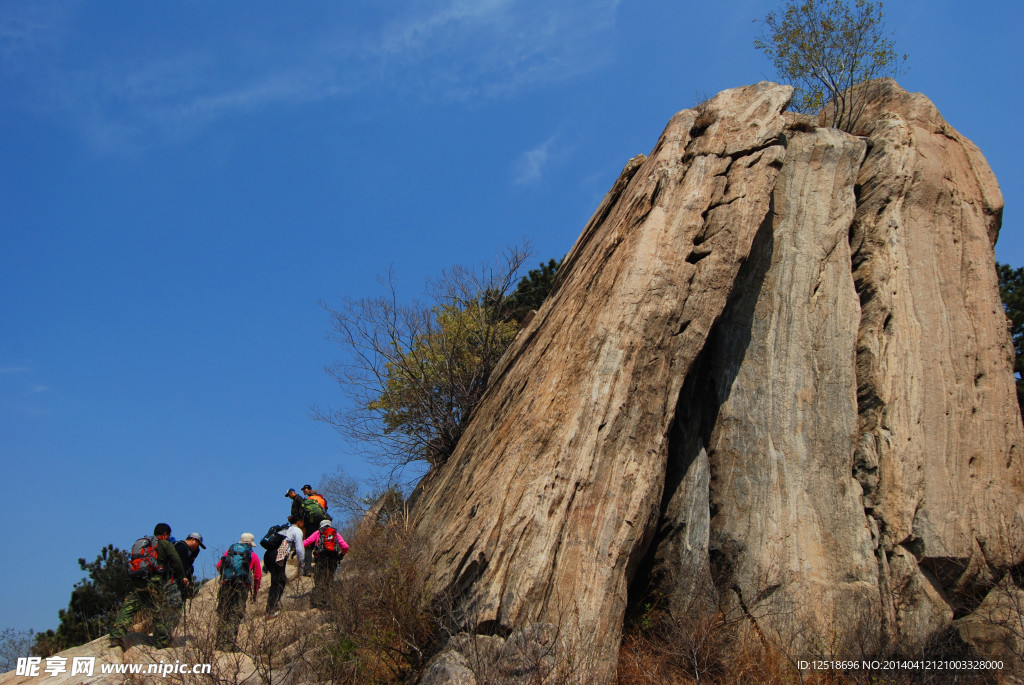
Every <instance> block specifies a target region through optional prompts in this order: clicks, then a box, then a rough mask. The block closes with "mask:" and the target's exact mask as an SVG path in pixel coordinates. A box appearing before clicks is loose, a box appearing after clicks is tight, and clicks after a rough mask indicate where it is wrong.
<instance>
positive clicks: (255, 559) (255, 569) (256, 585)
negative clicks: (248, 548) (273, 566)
mask: <svg viewBox="0 0 1024 685" xmlns="http://www.w3.org/2000/svg"><path fill="white" fill-rule="evenodd" d="M228 549H230V548H228ZM227 555H228V553H227V552H224V554H223V556H221V558H220V560H219V561H217V570H218V571H219V570H220V564H221V562H222V561H224V557H226V556H227ZM249 572H250V573H251V574H252V592H253V594H256V593H257V592H259V591H260V580H261V579H262V578H263V570H262V569H261V568H260V558H259V556H258V555H257V554H256V550H253V552H252V559H250V560H249Z"/></svg>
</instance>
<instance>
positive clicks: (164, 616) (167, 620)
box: [110, 579, 182, 647]
mask: <svg viewBox="0 0 1024 685" xmlns="http://www.w3.org/2000/svg"><path fill="white" fill-rule="evenodd" d="M181 607H182V601H181V592H180V591H179V590H178V585H177V584H176V583H174V582H169V583H164V581H162V580H159V579H154V580H151V581H149V582H148V583H146V584H145V585H140V586H138V587H136V588H135V589H133V590H132V591H131V592H130V593H128V596H127V597H125V598H124V604H122V605H121V610H120V611H119V612H118V614H117V619H116V620H115V621H114V628H113V630H111V631H110V637H112V638H122V637H124V636H125V635H127V634H128V629H129V628H131V627H132V621H133V620H134V619H135V616H136V614H138V613H139V612H140V611H143V610H148V611H150V613H151V614H152V616H153V637H154V638H155V639H156V643H157V645H159V646H160V647H166V646H168V645H169V644H171V635H172V634H173V633H174V628H175V627H176V626H177V625H178V619H179V618H180V617H181Z"/></svg>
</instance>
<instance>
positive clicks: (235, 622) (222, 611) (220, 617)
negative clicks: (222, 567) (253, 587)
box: [217, 580, 249, 651]
mask: <svg viewBox="0 0 1024 685" xmlns="http://www.w3.org/2000/svg"><path fill="white" fill-rule="evenodd" d="M248 596H249V588H248V587H247V586H246V585H245V583H242V582H239V581H237V580H229V581H226V582H224V583H221V586H220V593H218V595H217V649H220V650H223V651H235V650H237V649H238V645H237V643H236V640H237V639H238V626H240V625H241V624H242V619H243V618H245V601H246V599H247V598H248Z"/></svg>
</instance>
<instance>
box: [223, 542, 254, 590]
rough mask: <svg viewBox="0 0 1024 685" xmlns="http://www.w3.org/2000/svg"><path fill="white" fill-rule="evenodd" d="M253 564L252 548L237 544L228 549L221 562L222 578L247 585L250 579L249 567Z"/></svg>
mask: <svg viewBox="0 0 1024 685" xmlns="http://www.w3.org/2000/svg"><path fill="white" fill-rule="evenodd" d="M250 564H252V547H250V546H249V545H246V544H243V543H241V542H236V543H235V544H233V545H231V546H230V547H228V551H227V553H226V554H225V555H224V558H223V559H222V560H221V562H220V577H221V579H223V580H225V581H227V580H241V581H243V582H244V583H245V584H246V585H249V584H250V583H251V581H250V579H249V565H250Z"/></svg>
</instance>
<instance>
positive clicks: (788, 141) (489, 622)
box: [415, 80, 1024, 682]
mask: <svg viewBox="0 0 1024 685" xmlns="http://www.w3.org/2000/svg"><path fill="white" fill-rule="evenodd" d="M790 95H791V89H790V88H788V87H785V86H779V85H775V84H770V83H760V84H757V85H755V86H750V87H746V88H739V89H735V90H730V91H725V92H723V93H721V94H719V95H718V96H716V97H715V98H713V99H712V100H710V101H709V102H707V103H704V104H703V105H701V106H700V107H698V108H696V109H691V110H684V111H682V112H680V113H679V114H677V115H676V116H674V117H673V118H672V120H671V121H670V122H669V124H668V127H667V128H666V129H665V132H664V133H663V134H662V136H661V138H660V139H659V141H658V143H657V145H656V146H655V148H654V150H653V152H652V153H651V154H650V156H649V157H643V156H639V157H636V158H634V159H632V160H630V162H629V163H628V164H627V165H626V168H625V169H624V170H623V172H622V175H621V176H620V178H619V179H618V180H617V181H616V183H615V185H614V186H613V187H612V189H611V191H610V192H609V193H608V195H607V196H606V197H605V199H604V201H603V202H602V204H601V206H600V207H599V208H598V209H597V211H596V213H595V214H594V216H593V218H592V219H591V220H590V222H589V223H588V224H587V226H586V227H585V228H584V230H583V233H582V234H581V236H580V238H579V239H578V240H577V242H576V245H575V246H574V247H573V249H572V251H571V252H570V253H569V255H568V256H567V258H566V260H565V262H564V263H563V266H562V268H561V271H560V273H559V277H558V282H557V284H556V288H555V291H554V292H553V293H552V294H551V296H550V297H549V298H548V300H547V301H546V302H545V304H544V306H543V307H542V308H541V309H540V311H539V312H538V313H537V315H536V316H535V317H534V318H533V319H532V321H530V323H529V324H528V325H527V326H526V327H525V328H524V330H523V331H521V332H520V334H519V336H518V337H517V338H516V340H515V342H514V343H513V345H512V347H511V348H510V349H509V351H508V352H507V354H506V356H505V357H504V358H503V361H502V365H501V366H500V368H499V369H497V371H496V372H495V374H494V376H493V378H492V382H491V385H490V387H489V388H488V391H487V393H486V395H485V397H484V399H483V400H482V402H481V404H480V406H479V407H478V409H477V411H476V413H475V415H474V418H473V420H472V421H471V423H470V425H469V428H468V430H467V432H466V433H465V435H464V437H463V438H462V441H461V442H460V444H459V447H458V449H457V450H456V452H455V454H454V455H453V456H452V457H451V459H450V460H449V461H448V462H447V463H446V464H444V465H443V467H441V468H440V469H438V470H437V471H436V472H435V473H433V474H431V476H430V477H429V478H428V479H427V480H426V481H425V482H424V483H423V484H422V487H421V490H420V493H419V495H418V499H417V502H416V507H415V514H416V517H417V526H418V529H419V531H420V532H421V534H422V536H423V538H424V539H425V540H426V541H427V544H426V546H425V547H424V549H423V563H424V565H425V568H428V569H429V574H430V581H431V583H432V584H433V586H434V587H435V588H436V589H437V590H438V591H443V592H445V593H447V596H448V597H449V598H450V599H451V602H452V607H454V609H453V614H454V616H453V618H454V621H455V622H456V623H458V624H460V627H461V628H462V629H464V630H466V631H468V632H492V633H493V632H496V633H500V634H508V633H509V632H510V631H512V630H513V629H516V628H518V629H522V628H524V627H527V626H530V625H545V626H556V627H557V630H558V634H559V635H560V636H561V638H563V639H571V641H572V642H573V654H574V658H575V661H576V663H575V664H574V667H575V668H577V669H579V668H584V669H586V671H587V672H588V678H591V679H592V682H609V681H610V680H611V678H612V676H613V674H614V669H615V662H616V657H617V651H618V645H619V640H620V637H621V630H622V624H623V615H624V612H625V610H626V606H627V602H628V600H629V593H630V588H631V586H632V588H633V591H634V593H641V594H642V593H644V592H647V593H655V592H656V593H657V595H658V596H659V597H663V598H665V602H666V604H667V608H668V609H669V610H670V611H674V612H686V611H689V610H692V608H693V607H694V606H695V603H696V604H699V605H705V606H714V607H729V606H734V607H738V608H740V610H742V611H747V612H749V613H750V617H751V620H753V621H756V622H757V623H758V627H759V629H760V630H761V631H763V633H764V634H766V635H775V636H777V637H779V638H780V639H784V640H786V644H788V645H792V646H793V648H794V649H811V648H812V647H813V646H814V645H812V644H810V642H809V639H810V638H809V636H813V635H815V634H817V635H830V636H832V638H833V639H832V640H831V644H832V645H834V646H837V648H842V647H843V646H844V645H846V644H853V643H856V644H858V645H860V646H861V647H862V648H863V647H864V646H865V645H868V646H881V645H884V644H886V643H891V641H893V640H897V639H898V640H901V641H903V643H904V644H908V645H915V644H919V643H921V642H922V641H923V640H925V639H927V637H928V636H929V635H930V634H931V633H933V632H935V631H936V630H938V629H940V628H943V627H946V626H948V625H949V624H950V623H951V621H952V620H953V619H954V617H957V616H961V615H964V614H967V613H969V612H970V611H971V610H972V609H973V608H975V607H976V606H978V605H979V604H980V602H981V600H982V599H983V597H984V593H985V591H987V589H988V588H990V587H992V586H994V585H995V583H996V582H997V581H999V580H1000V578H1001V577H1002V576H1003V575H1005V571H1006V569H1007V567H1008V566H1009V565H1010V564H1011V563H1013V562H1016V561H1019V554H1020V550H1019V549H1018V550H1016V551H1015V550H1014V549H1013V546H1012V545H1011V544H1010V542H1009V540H1008V537H1007V530H1008V529H1010V528H1012V527H1013V526H1017V527H1020V526H1021V524H1022V521H1024V517H1022V508H1021V507H1022V505H1021V501H1022V500H1021V495H1022V494H1024V467H1022V466H1021V461H1020V456H1019V455H1018V451H1019V449H1020V445H1021V444H1022V437H1024V436H1022V429H1021V418H1020V414H1019V411H1018V409H1017V403H1016V396H1015V392H1014V387H1013V378H1012V373H1011V360H1012V354H1013V352H1012V347H1011V344H1010V340H1009V336H1008V333H1007V329H1006V325H1005V320H1004V317H1003V314H1002V310H1001V307H1000V302H999V294H998V288H997V283H996V274H995V270H994V254H993V245H994V242H995V238H996V235H997V233H998V229H999V222H1000V215H1001V207H1002V199H1001V196H1000V194H999V190H998V186H997V184H996V182H995V179H994V177H993V175H992V173H991V171H990V170H989V168H988V166H987V164H986V162H985V160H984V158H983V157H982V156H981V154H980V152H978V150H977V149H976V148H975V147H974V146H973V145H972V144H971V143H970V142H969V141H967V140H966V139H964V138H963V137H962V136H960V135H959V134H958V133H957V132H956V131H954V130H953V129H952V128H951V127H950V126H949V125H948V124H946V123H945V122H944V121H943V120H942V118H941V117H940V116H939V114H938V112H937V111H936V110H935V108H934V106H933V105H932V104H931V103H930V102H929V101H928V100H927V99H925V98H924V97H922V96H920V95H911V94H908V93H906V92H904V91H902V90H901V89H900V88H899V87H898V86H897V85H896V84H895V83H894V82H892V81H888V80H885V81H879V82H874V83H872V84H870V85H869V86H867V87H865V89H864V95H865V97H866V98H867V103H868V106H867V108H866V109H867V111H866V113H865V115H864V117H863V118H862V120H861V121H862V123H861V126H862V128H863V130H862V131H858V133H863V136H854V135H849V134H846V133H842V132H839V131H837V130H834V129H828V128H819V127H818V126H816V125H815V122H814V121H813V120H810V119H809V118H807V117H800V116H796V115H791V114H784V112H783V110H784V109H785V106H786V104H787V102H788V100H789V98H790ZM638 569H639V573H638ZM808 598H813V600H811V601H809V600H808ZM755 606H756V607H758V610H757V611H754V610H753V607H755ZM795 656H800V655H795Z"/></svg>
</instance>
